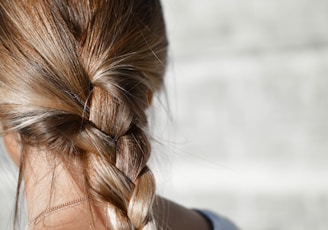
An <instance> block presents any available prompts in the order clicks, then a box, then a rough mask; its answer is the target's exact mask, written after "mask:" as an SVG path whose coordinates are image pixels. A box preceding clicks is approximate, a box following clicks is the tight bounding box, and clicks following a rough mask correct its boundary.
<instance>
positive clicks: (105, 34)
mask: <svg viewBox="0 0 328 230" xmlns="http://www.w3.org/2000/svg"><path fill="white" fill-rule="evenodd" d="M167 46H168V42H167V38H166V33H165V26H164V21H163V16H162V9H161V5H160V2H159V0H137V1H135V0H130V1H127V0H83V1H80V0H3V1H1V2H0V120H1V125H2V127H3V128H2V129H3V130H2V132H3V133H5V132H17V133H18V134H19V138H20V143H21V145H22V149H23V150H24V149H28V148H30V147H33V148H37V149H46V150H47V151H49V152H50V153H52V154H57V155H56V157H58V158H60V159H61V160H62V161H63V163H64V164H66V165H68V164H71V161H72V160H74V162H77V164H78V165H80V166H81V168H83V175H84V180H85V185H86V188H87V192H88V196H89V197H91V198H92V199H96V200H100V201H103V202H105V203H107V204H109V209H110V213H111V220H110V221H111V223H112V226H111V227H112V229H155V228H156V227H155V225H156V224H155V221H154V218H153V217H152V204H153V200H154V196H155V181H154V177H153V175H152V173H151V171H150V169H149V168H148V167H147V161H148V159H149V157H150V151H151V149H150V143H149V138H148V136H147V134H146V128H147V117H146V114H145V110H146V108H147V106H148V103H149V101H148V95H149V93H150V92H156V91H158V90H159V89H160V88H161V87H162V84H163V74H164V71H165V66H166V57H167ZM59 153H65V154H59ZM22 154H23V155H22V157H21V164H20V177H19V183H18V190H17V191H18V192H17V194H18V195H19V190H20V184H21V181H22V172H23V171H24V167H25V164H24V163H25V162H24V159H25V158H26V154H28V151H23V153H22ZM68 168H69V167H68ZM16 203H17V201H16ZM17 207H18V206H17V204H16V215H17Z"/></svg>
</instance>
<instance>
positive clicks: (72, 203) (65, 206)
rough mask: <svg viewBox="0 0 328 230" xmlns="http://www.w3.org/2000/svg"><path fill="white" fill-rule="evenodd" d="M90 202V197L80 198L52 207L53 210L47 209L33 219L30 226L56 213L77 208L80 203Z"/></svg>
mask: <svg viewBox="0 0 328 230" xmlns="http://www.w3.org/2000/svg"><path fill="white" fill-rule="evenodd" d="M88 200H89V198H88V197H81V198H79V199H77V200H72V201H68V202H66V203H63V204H59V205H56V206H54V207H51V208H47V209H46V210H44V211H42V212H41V213H40V214H39V215H38V216H36V217H35V218H33V219H32V220H31V221H30V222H29V223H28V226H30V225H32V224H34V225H37V224H38V223H39V220H40V219H41V218H43V217H46V216H48V215H50V214H53V213H56V212H58V211H61V210H64V209H68V208H72V207H75V206H77V205H79V204H80V203H82V202H86V201H88Z"/></svg>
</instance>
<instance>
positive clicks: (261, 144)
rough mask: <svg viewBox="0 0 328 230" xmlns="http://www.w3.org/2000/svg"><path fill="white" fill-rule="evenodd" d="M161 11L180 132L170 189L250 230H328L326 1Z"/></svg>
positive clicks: (178, 5) (169, 3)
mask: <svg viewBox="0 0 328 230" xmlns="http://www.w3.org/2000/svg"><path fill="white" fill-rule="evenodd" d="M164 8H165V10H166V15H167V19H168V20H167V21H168V31H169V34H170V38H171V45H172V52H171V63H172V64H171V67H170V69H169V72H168V78H169V81H170V82H171V83H172V82H173V83H174V85H170V86H169V87H168V94H169V95H170V94H173V97H171V104H173V106H172V111H173V114H174V115H175V117H176V120H175V123H174V125H173V126H174V127H175V130H176V139H175V141H174V144H171V147H170V150H172V151H170V163H169V164H170V168H171V171H170V174H169V175H170V176H171V179H165V182H164V183H163V184H164V186H163V188H162V189H163V190H162V191H163V193H164V194H167V195H168V196H170V197H172V198H173V199H175V200H177V201H180V202H182V203H184V204H185V205H188V206H191V207H195V206H196V207H199V206H200V207H208V208H211V209H214V210H216V211H217V212H219V213H222V214H225V215H227V216H229V217H230V218H232V219H233V220H235V222H236V223H237V224H238V225H239V226H240V227H241V228H242V229H249V230H256V229H259V230H271V229H286V230H287V229H288V230H294V229H295V230H302V229H327V228H328V218H327V215H326V213H327V212H328V193H327V192H328V181H327V176H328V167H327V165H328V154H327V150H328V141H327V138H328V120H327V115H328V107H327V102H328V77H327V74H328V30H327V28H328V27H327V26H328V2H327V1H323V0H304V1H296V0H284V1H283V0H250V1H243V0H233V1H232V0H215V1H212V0H203V1H196V0H192V1H191V0H179V1H176V0H175V1H174V0H166V1H165V2H164ZM172 92H173V93H172ZM167 177H169V176H167ZM169 178H170V177H169Z"/></svg>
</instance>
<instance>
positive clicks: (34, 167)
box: [24, 151, 86, 222]
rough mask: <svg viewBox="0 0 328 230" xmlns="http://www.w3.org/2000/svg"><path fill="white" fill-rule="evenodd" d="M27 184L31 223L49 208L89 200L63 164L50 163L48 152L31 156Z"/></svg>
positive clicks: (26, 168)
mask: <svg viewBox="0 0 328 230" xmlns="http://www.w3.org/2000/svg"><path fill="white" fill-rule="evenodd" d="M80 175H81V174H80ZM80 181H82V180H80ZM24 182H25V195H26V201H27V210H28V219H29V222H30V221H32V220H33V219H34V218H35V217H37V216H39V215H40V214H41V213H43V212H45V211H46V210H48V209H50V208H53V207H56V206H60V205H62V204H65V203H68V202H72V201H76V200H79V199H81V198H85V197H86V195H85V193H84V192H83V191H82V188H83V186H81V184H82V183H81V184H77V183H78V182H77V180H76V178H75V180H74V179H73V177H72V174H71V173H69V172H68V170H67V169H66V168H65V167H64V164H63V163H62V162H60V161H59V160H51V161H50V160H49V156H47V154H46V153H45V152H40V151H38V152H30V153H29V154H28V157H27V159H26V162H25V170H24ZM65 214H67V213H65Z"/></svg>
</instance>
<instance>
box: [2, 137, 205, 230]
mask: <svg viewBox="0 0 328 230" xmlns="http://www.w3.org/2000/svg"><path fill="white" fill-rule="evenodd" d="M3 140H4V144H5V147H6V149H7V151H8V153H9V155H10V156H11V158H12V159H13V161H14V162H15V163H16V164H17V165H19V158H20V147H19V144H18V143H17V141H16V138H15V135H13V134H7V135H5V136H4V137H3ZM27 160H28V161H29V162H28V164H27V167H26V169H25V171H24V175H28V177H27V176H25V177H24V182H25V195H26V201H27V208H28V219H29V222H33V221H35V220H36V219H35V218H36V217H37V216H38V215H40V213H42V212H43V211H44V210H46V209H47V208H49V206H50V207H55V206H57V205H61V204H64V203H66V202H71V201H77V200H78V199H80V198H83V197H85V193H84V192H83V190H82V189H81V186H79V184H78V183H79V182H77V181H76V180H74V179H73V178H72V176H71V174H70V173H68V172H67V170H66V169H65V168H64V167H63V166H62V165H61V164H60V163H58V164H57V165H56V166H55V167H53V164H52V165H50V164H49V161H48V160H47V159H46V157H45V156H43V155H42V153H41V154H40V153H39V152H38V154H30V157H29V159H27ZM54 168H55V170H54ZM54 184H55V186H53V187H52V185H54ZM58 188H60V189H58ZM50 194H52V196H51V197H50ZM49 202H50V203H49ZM77 202H78V203H76V205H72V206H70V207H69V208H66V209H61V210H60V211H59V212H53V213H51V215H49V216H47V218H45V219H44V220H45V221H44V222H41V223H40V221H38V219H37V222H38V223H37V224H36V225H34V224H33V223H32V224H31V225H30V229H33V230H39V229H52V230H68V229H79V230H90V229H93V228H94V227H95V226H93V224H92V223H93V221H92V220H91V217H90V216H91V215H90V207H91V209H92V211H93V214H94V215H93V216H94V220H95V225H96V227H95V229H97V230H103V229H108V228H106V224H105V221H104V220H106V218H107V216H106V212H105V211H104V210H105V209H104V206H102V205H100V204H96V203H92V204H90V203H88V201H87V200H83V199H82V200H80V201H77ZM89 205H90V206H89ZM154 209H155V216H156V218H157V222H158V223H159V225H160V226H161V227H162V229H170V230H181V229H189V230H209V229H211V227H210V224H209V223H208V222H207V221H206V220H205V219H204V218H203V217H202V216H201V215H200V214H198V213H196V212H194V211H192V210H190V209H187V208H185V207H182V206H180V205H178V204H176V203H174V202H172V201H169V200H167V199H164V198H162V197H160V196H157V197H156V201H155V207H154Z"/></svg>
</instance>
